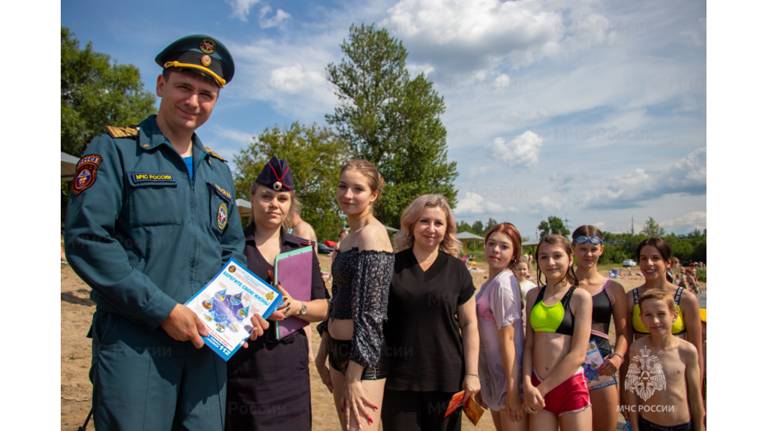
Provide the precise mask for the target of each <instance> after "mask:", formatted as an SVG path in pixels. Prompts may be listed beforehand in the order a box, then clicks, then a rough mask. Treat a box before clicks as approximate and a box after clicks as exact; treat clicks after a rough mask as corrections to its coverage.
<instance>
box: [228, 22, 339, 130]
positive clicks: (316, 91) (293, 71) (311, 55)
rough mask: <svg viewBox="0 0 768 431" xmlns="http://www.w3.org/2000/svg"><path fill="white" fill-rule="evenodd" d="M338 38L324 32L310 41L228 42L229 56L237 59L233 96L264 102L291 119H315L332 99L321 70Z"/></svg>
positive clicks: (329, 58)
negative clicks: (236, 76)
mask: <svg viewBox="0 0 768 431" xmlns="http://www.w3.org/2000/svg"><path fill="white" fill-rule="evenodd" d="M336 36H338V35H336ZM331 39H333V40H331ZM338 40H340V38H339V39H336V38H335V37H334V36H333V35H324V36H318V37H315V38H314V40H313V43H307V41H306V40H305V39H301V38H300V39H298V40H285V41H282V40H275V39H258V40H256V41H253V42H250V43H246V44H241V45H238V44H237V43H233V44H231V45H232V46H231V47H230V51H231V52H232V55H233V56H234V57H235V58H238V59H239V60H238V65H237V73H238V78H237V79H235V81H234V84H233V85H235V86H236V88H237V90H236V94H237V97H239V98H243V99H252V100H262V101H266V102H267V103H269V104H270V105H272V106H273V107H274V108H275V109H276V110H277V111H278V112H280V113H282V114H284V115H285V116H286V117H289V118H292V119H295V120H300V121H317V120H318V118H322V116H323V114H325V113H327V112H330V111H331V110H333V105H334V104H335V102H336V97H335V96H334V94H333V89H332V87H331V85H330V83H328V81H327V80H326V79H325V72H324V69H325V66H326V65H327V64H328V63H329V62H331V61H333V60H334V56H333V52H332V49H333V48H332V47H333V44H334V43H338Z"/></svg>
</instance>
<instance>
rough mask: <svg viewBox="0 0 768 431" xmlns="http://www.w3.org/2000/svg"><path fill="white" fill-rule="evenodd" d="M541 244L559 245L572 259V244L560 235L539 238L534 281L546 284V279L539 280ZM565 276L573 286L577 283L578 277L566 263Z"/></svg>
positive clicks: (540, 284) (541, 284)
mask: <svg viewBox="0 0 768 431" xmlns="http://www.w3.org/2000/svg"><path fill="white" fill-rule="evenodd" d="M542 244H548V245H559V246H560V247H562V248H563V250H565V253H566V254H567V255H568V257H570V258H571V259H573V246H572V245H571V242H570V241H568V239H567V238H566V237H564V236H562V235H557V234H552V235H544V236H543V237H542V238H541V240H539V243H538V244H537V245H536V254H535V257H536V282H537V283H538V284H539V286H546V280H545V282H544V283H542V282H541V266H540V265H539V249H540V248H541V245H542ZM565 278H566V279H567V280H568V282H569V283H571V285H573V286H578V285H579V279H578V278H577V277H576V271H574V270H573V266H571V265H568V271H566V273H565Z"/></svg>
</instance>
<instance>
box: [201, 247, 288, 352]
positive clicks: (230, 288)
mask: <svg viewBox="0 0 768 431" xmlns="http://www.w3.org/2000/svg"><path fill="white" fill-rule="evenodd" d="M281 301H282V294H281V293H280V292H278V291H277V290H275V288H273V287H272V286H271V285H270V284H269V283H267V282H266V281H264V280H262V279H261V278H259V277H258V276H257V275H256V274H254V273H252V272H251V271H250V270H249V269H248V268H247V267H245V266H244V265H242V264H241V263H240V262H238V261H236V260H235V259H230V260H229V261H228V262H227V263H226V264H225V265H224V267H223V268H222V269H221V271H219V273H218V274H217V275H216V276H215V277H214V278H213V279H212V280H211V281H209V282H208V284H206V285H205V286H204V287H203V288H202V289H200V291H199V292H197V293H196V294H195V296H193V297H192V298H191V299H190V300H189V301H187V303H186V305H187V306H188V307H190V308H191V309H192V311H194V312H195V313H197V315H198V316H199V317H200V319H201V320H202V321H203V323H204V324H205V325H206V326H207V327H208V330H209V335H208V336H207V337H203V341H204V342H205V344H207V345H208V347H210V348H211V349H212V350H213V351H214V352H216V354H218V355H219V356H220V357H221V358H222V359H224V360H225V361H226V360H229V358H231V357H232V355H234V354H235V352H237V351H238V350H239V349H240V346H242V344H243V341H245V339H246V338H248V336H249V335H250V333H251V330H252V329H253V326H252V324H251V317H252V316H253V315H255V314H256V313H258V314H259V315H261V316H262V317H264V318H267V317H269V315H271V314H272V312H273V311H274V310H275V308H277V306H278V305H279V304H280V302H281Z"/></svg>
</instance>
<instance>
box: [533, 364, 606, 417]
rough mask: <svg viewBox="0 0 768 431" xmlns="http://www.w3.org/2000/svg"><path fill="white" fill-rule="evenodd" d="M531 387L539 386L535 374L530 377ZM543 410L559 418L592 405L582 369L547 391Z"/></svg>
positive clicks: (539, 381)
mask: <svg viewBox="0 0 768 431" xmlns="http://www.w3.org/2000/svg"><path fill="white" fill-rule="evenodd" d="M531 382H532V383H533V386H539V384H540V383H541V380H539V378H538V376H537V375H536V372H534V373H533V376H531ZM544 404H545V405H544V410H546V411H548V412H551V413H554V414H555V415H557V416H560V415H562V414H564V413H571V412H576V411H580V410H584V408H586V407H589V406H591V405H592V402H591V401H590V399H589V387H588V386H587V378H586V376H585V375H584V369H583V368H579V371H577V372H576V374H574V375H572V376H571V377H568V379H566V380H565V381H564V382H563V383H560V384H559V385H558V386H557V387H556V388H554V389H552V390H551V391H549V393H548V394H547V395H545V396H544Z"/></svg>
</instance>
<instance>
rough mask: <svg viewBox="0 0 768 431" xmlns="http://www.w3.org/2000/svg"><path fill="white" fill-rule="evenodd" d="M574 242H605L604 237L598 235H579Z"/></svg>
mask: <svg viewBox="0 0 768 431" xmlns="http://www.w3.org/2000/svg"><path fill="white" fill-rule="evenodd" d="M573 242H574V243H576V244H592V245H598V244H602V243H603V239H602V238H600V237H599V236H597V235H579V236H577V237H576V239H575V240H574V241H573Z"/></svg>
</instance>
